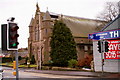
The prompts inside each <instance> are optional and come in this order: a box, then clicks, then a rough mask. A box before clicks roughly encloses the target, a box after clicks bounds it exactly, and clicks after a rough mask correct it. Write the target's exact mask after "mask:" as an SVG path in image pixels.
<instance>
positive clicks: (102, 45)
mask: <svg viewBox="0 0 120 80" xmlns="http://www.w3.org/2000/svg"><path fill="white" fill-rule="evenodd" d="M100 43H101V62H102V74H101V75H103V74H104V72H103V40H101V41H100Z"/></svg>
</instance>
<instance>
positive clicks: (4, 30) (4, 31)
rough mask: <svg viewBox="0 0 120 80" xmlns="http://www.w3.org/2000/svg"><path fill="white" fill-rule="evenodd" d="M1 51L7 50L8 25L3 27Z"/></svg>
mask: <svg viewBox="0 0 120 80" xmlns="http://www.w3.org/2000/svg"><path fill="white" fill-rule="evenodd" d="M1 49H2V50H3V51H6V50H7V24H2V25H1Z"/></svg>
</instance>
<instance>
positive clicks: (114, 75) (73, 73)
mask: <svg viewBox="0 0 120 80" xmlns="http://www.w3.org/2000/svg"><path fill="white" fill-rule="evenodd" d="M25 71H26V72H35V73H43V74H53V75H68V76H86V77H95V78H120V73H108V72H104V73H103V74H102V73H101V72H90V71H53V70H36V69H29V70H25Z"/></svg>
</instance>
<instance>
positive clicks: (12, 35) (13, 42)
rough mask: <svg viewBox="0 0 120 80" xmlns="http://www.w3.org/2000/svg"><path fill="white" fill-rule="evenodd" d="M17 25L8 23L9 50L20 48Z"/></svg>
mask: <svg viewBox="0 0 120 80" xmlns="http://www.w3.org/2000/svg"><path fill="white" fill-rule="evenodd" d="M18 29H19V27H18V25H17V23H12V22H11V23H8V45H7V46H8V50H17V48H18V44H19V43H18V37H19V35H18V32H17V30H18Z"/></svg>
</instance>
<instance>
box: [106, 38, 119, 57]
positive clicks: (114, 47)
mask: <svg viewBox="0 0 120 80" xmlns="http://www.w3.org/2000/svg"><path fill="white" fill-rule="evenodd" d="M108 43H109V44H108V46H109V51H108V52H105V53H104V58H105V59H120V40H108Z"/></svg>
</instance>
